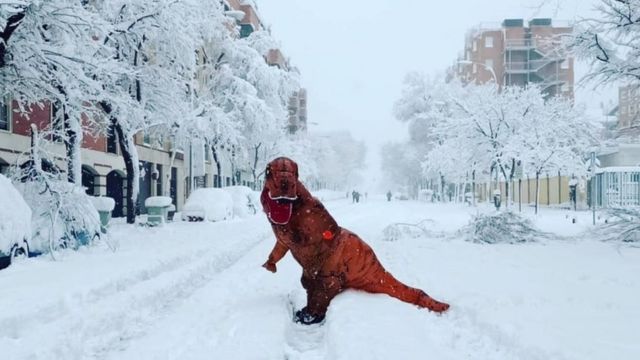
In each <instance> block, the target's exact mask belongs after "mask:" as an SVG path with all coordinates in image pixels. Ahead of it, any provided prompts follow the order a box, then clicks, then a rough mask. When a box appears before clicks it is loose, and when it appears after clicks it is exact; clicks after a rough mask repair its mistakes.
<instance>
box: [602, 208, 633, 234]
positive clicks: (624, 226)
mask: <svg viewBox="0 0 640 360" xmlns="http://www.w3.org/2000/svg"><path fill="white" fill-rule="evenodd" d="M606 215H607V222H606V224H604V225H603V226H601V227H600V228H598V229H596V230H595V232H596V236H597V237H598V238H599V239H600V240H602V241H618V242H624V243H637V242H640V208H627V209H611V210H608V211H607V213H606Z"/></svg>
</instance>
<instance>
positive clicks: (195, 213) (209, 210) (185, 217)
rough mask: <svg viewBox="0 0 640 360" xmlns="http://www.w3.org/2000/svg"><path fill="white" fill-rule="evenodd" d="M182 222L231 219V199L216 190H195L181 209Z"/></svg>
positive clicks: (221, 191) (225, 193) (228, 195)
mask: <svg viewBox="0 0 640 360" xmlns="http://www.w3.org/2000/svg"><path fill="white" fill-rule="evenodd" d="M181 216H182V221H204V220H207V221H221V220H227V219H231V218H232V217H233V198H232V197H231V195H230V194H229V193H228V192H226V191H224V190H222V189H217V188H203V189H197V190H196V191H194V192H193V193H191V195H189V198H188V199H187V202H186V203H185V204H184V206H183V207H182V215H181Z"/></svg>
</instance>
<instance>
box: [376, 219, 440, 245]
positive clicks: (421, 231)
mask: <svg viewBox="0 0 640 360" xmlns="http://www.w3.org/2000/svg"><path fill="white" fill-rule="evenodd" d="M431 223H433V220H431V219H424V220H422V221H420V222H418V223H415V224H408V223H393V224H390V225H388V226H387V227H385V228H384V229H383V230H382V239H383V240H385V241H397V240H400V239H402V238H413V239H415V238H419V237H423V236H426V237H442V236H443V234H441V233H435V232H433V231H432V230H431V229H430V228H429V224H431Z"/></svg>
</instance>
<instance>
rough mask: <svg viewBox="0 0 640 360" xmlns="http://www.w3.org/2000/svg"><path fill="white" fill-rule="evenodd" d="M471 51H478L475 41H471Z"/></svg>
mask: <svg viewBox="0 0 640 360" xmlns="http://www.w3.org/2000/svg"><path fill="white" fill-rule="evenodd" d="M473 51H478V42H477V41H475V40H474V41H473Z"/></svg>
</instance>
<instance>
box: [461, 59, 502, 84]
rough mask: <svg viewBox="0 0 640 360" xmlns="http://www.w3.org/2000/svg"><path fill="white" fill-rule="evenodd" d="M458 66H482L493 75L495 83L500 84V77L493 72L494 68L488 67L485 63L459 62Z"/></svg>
mask: <svg viewBox="0 0 640 360" xmlns="http://www.w3.org/2000/svg"><path fill="white" fill-rule="evenodd" d="M458 64H462V65H471V64H476V65H480V66H482V67H484V68H485V69H487V70H488V71H489V72H490V73H491V77H492V78H493V82H494V83H496V84H497V83H498V76H497V75H496V72H495V71H494V70H493V67H491V66H488V65H487V64H485V63H481V62H477V61H471V60H458Z"/></svg>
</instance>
